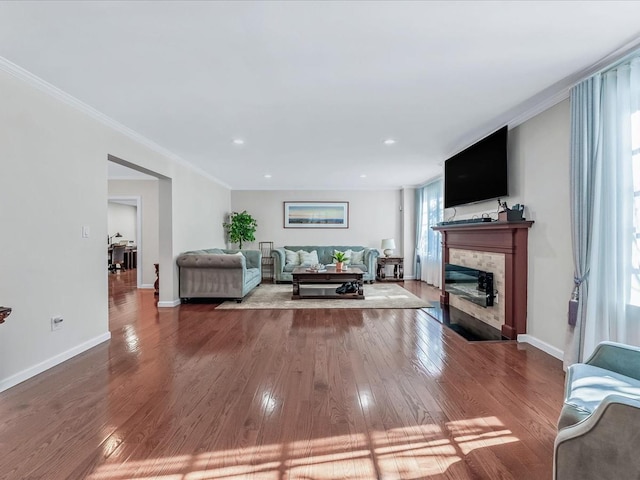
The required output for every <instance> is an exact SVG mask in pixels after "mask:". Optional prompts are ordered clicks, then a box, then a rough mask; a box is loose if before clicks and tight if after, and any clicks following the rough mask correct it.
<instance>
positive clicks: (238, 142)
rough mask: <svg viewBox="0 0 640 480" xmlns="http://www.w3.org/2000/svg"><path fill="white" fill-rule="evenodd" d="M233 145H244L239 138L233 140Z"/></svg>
mask: <svg viewBox="0 0 640 480" xmlns="http://www.w3.org/2000/svg"><path fill="white" fill-rule="evenodd" d="M233 143H234V145H244V140H243V139H241V138H234V139H233Z"/></svg>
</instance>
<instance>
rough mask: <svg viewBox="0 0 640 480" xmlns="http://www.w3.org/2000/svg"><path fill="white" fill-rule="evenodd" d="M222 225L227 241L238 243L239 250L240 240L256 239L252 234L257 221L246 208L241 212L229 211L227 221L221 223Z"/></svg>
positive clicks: (249, 240) (251, 240)
mask: <svg viewBox="0 0 640 480" xmlns="http://www.w3.org/2000/svg"><path fill="white" fill-rule="evenodd" d="M222 226H223V227H224V228H225V229H226V230H227V235H228V236H229V241H230V242H231V243H237V244H239V248H240V250H242V242H253V241H255V239H256V237H255V235H254V234H255V233H256V228H257V227H258V222H256V219H255V218H253V217H252V216H251V215H249V214H248V213H247V211H246V210H244V211H243V212H241V213H238V212H233V213H231V214H230V215H229V223H223V224H222Z"/></svg>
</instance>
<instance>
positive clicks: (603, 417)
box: [553, 342, 640, 480]
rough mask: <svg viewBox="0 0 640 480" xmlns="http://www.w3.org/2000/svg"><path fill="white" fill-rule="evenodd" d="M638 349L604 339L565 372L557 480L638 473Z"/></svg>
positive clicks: (639, 475)
mask: <svg viewBox="0 0 640 480" xmlns="http://www.w3.org/2000/svg"><path fill="white" fill-rule="evenodd" d="M639 440H640V348H638V347H632V346H629V345H624V344H621V343H614V342H602V343H601V344H600V345H598V346H597V347H596V349H595V351H594V352H593V354H592V355H591V357H590V358H589V359H588V360H587V361H586V362H585V363H576V364H574V365H571V366H570V367H569V369H568V371H567V377H566V384H565V400H564V405H563V407H562V412H561V413H560V419H559V420H558V435H557V437H556V441H555V448H554V455H553V478H554V480H607V479H611V480H614V479H615V480H622V479H623V478H624V479H631V478H640V455H638V441H639Z"/></svg>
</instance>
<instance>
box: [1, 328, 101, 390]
mask: <svg viewBox="0 0 640 480" xmlns="http://www.w3.org/2000/svg"><path fill="white" fill-rule="evenodd" d="M110 338H111V332H106V333H103V334H102V335H98V336H97V337H94V338H92V339H91V340H87V341H86V342H84V343H81V344H80V345H76V346H75V347H73V348H70V349H69V350H67V351H65V352H62V353H59V354H58V355H55V356H53V357H51V358H49V359H47V360H45V361H43V362H40V363H38V364H36V365H34V366H32V367H29V368H27V369H25V370H22V371H21V372H18V373H16V374H15V375H11V376H10V377H9V378H5V379H4V380H0V392H3V391H5V390H7V389H9V388H11V387H14V386H16V385H17V384H19V383H22V382H24V381H25V380H28V379H30V378H31V377H35V376H36V375H38V374H39V373H42V372H44V371H45V370H49V369H50V368H52V367H55V366H56V365H59V364H61V363H62V362H65V361H67V360H69V359H70V358H73V357H75V356H76V355H79V354H81V353H82V352H85V351H87V350H89V349H90V348H93V347H95V346H96V345H100V344H101V343H102V342H106V341H107V340H109V339H110Z"/></svg>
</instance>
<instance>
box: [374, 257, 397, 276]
mask: <svg viewBox="0 0 640 480" xmlns="http://www.w3.org/2000/svg"><path fill="white" fill-rule="evenodd" d="M387 265H393V278H391V277H389V278H387V275H386V271H385V270H386V266H387ZM376 280H378V281H380V282H384V281H387V282H403V281H404V257H378V268H377V271H376Z"/></svg>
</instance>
